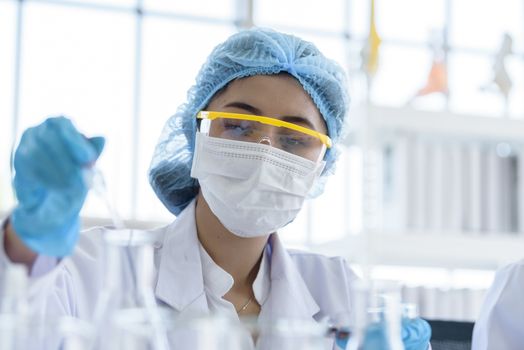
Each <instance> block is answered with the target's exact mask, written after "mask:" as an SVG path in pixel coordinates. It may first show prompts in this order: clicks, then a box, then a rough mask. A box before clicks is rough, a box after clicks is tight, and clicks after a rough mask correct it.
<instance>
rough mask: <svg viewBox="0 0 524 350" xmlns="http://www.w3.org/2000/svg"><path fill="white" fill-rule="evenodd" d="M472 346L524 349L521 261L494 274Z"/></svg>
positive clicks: (493, 349) (523, 268) (477, 348)
mask: <svg viewBox="0 0 524 350" xmlns="http://www.w3.org/2000/svg"><path fill="white" fill-rule="evenodd" d="M471 348H472V350H485V349H490V350H499V349H500V350H522V349H524V260H522V261H519V262H517V263H514V264H511V265H508V266H506V267H505V268H503V269H501V270H500V271H498V272H497V274H496V275H495V280H494V282H493V284H492V285H491V287H490V289H489V291H488V293H487V295H486V298H485V299H484V304H483V306H482V309H481V312H480V316H479V319H478V320H477V322H476V323H475V328H474V330H473V343H472V347H471Z"/></svg>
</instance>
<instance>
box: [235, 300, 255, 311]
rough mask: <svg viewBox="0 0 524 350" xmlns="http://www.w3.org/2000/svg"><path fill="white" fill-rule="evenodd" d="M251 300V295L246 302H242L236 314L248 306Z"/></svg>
mask: <svg viewBox="0 0 524 350" xmlns="http://www.w3.org/2000/svg"><path fill="white" fill-rule="evenodd" d="M252 301H253V296H250V297H249V299H248V300H247V302H246V303H245V304H244V306H242V307H241V308H240V309H238V310H237V314H239V313H241V312H242V311H244V310H245V309H247V307H248V306H249V304H251V302H252Z"/></svg>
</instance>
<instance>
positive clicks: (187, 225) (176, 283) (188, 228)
mask: <svg viewBox="0 0 524 350" xmlns="http://www.w3.org/2000/svg"><path fill="white" fill-rule="evenodd" d="M198 246H199V242H198V236H197V232H196V222H195V200H193V202H191V203H190V204H189V205H188V206H187V208H186V209H185V210H184V211H182V212H181V213H180V215H179V216H178V217H177V218H176V220H175V221H174V222H173V223H172V224H171V225H169V226H168V227H166V233H165V237H164V243H163V246H162V249H161V253H160V254H161V257H160V263H159V267H158V280H157V285H156V289H155V294H156V297H157V298H158V299H159V300H161V301H162V302H164V303H166V304H167V305H169V306H171V307H173V308H174V309H176V310H177V311H180V312H182V311H191V312H194V313H196V314H202V313H207V312H209V307H208V305H207V299H206V296H205V294H204V279H203V276H202V262H201V258H200V251H199V249H198Z"/></svg>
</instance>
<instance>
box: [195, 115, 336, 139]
mask: <svg viewBox="0 0 524 350" xmlns="http://www.w3.org/2000/svg"><path fill="white" fill-rule="evenodd" d="M197 118H198V119H209V120H215V119H219V118H231V119H239V120H251V121H255V122H260V123H262V124H267V125H272V126H278V127H284V128H288V129H291V130H295V131H300V132H302V133H304V134H307V135H310V136H313V137H316V138H317V139H319V140H320V141H321V142H322V143H323V144H324V145H325V146H326V148H331V145H332V142H331V139H330V138H329V136H327V135H324V134H321V133H319V132H318V131H315V130H311V129H308V128H305V127H303V126H300V125H297V124H293V123H289V122H285V121H283V120H280V119H275V118H270V117H263V116H259V115H251V114H242V113H229V112H212V111H201V112H198V114H197Z"/></svg>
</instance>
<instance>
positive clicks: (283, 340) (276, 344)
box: [256, 319, 333, 350]
mask: <svg viewBox="0 0 524 350" xmlns="http://www.w3.org/2000/svg"><path fill="white" fill-rule="evenodd" d="M328 333H329V332H328V326H327V324H324V323H319V322H316V321H315V320H313V319H277V320H275V321H274V322H271V323H270V324H261V325H258V334H257V338H258V339H257V344H256V349H257V350H270V349H279V350H292V349H300V350H331V349H332V348H333V339H331V338H329V337H328Z"/></svg>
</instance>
